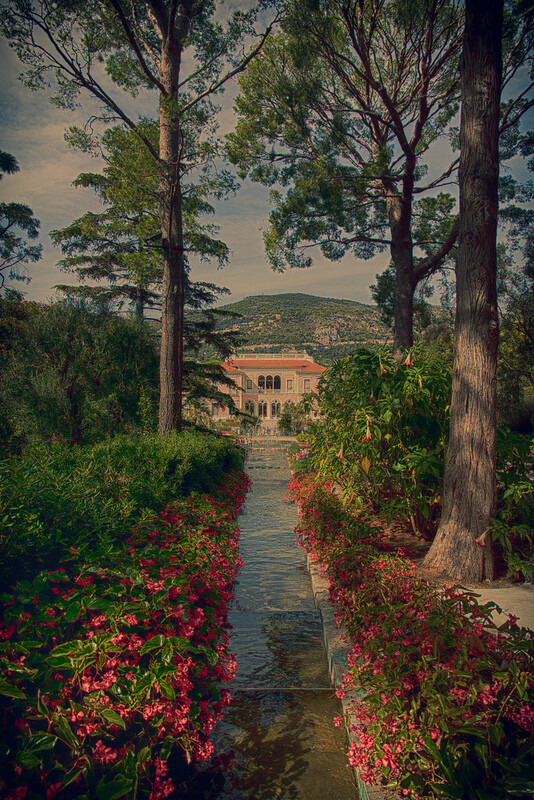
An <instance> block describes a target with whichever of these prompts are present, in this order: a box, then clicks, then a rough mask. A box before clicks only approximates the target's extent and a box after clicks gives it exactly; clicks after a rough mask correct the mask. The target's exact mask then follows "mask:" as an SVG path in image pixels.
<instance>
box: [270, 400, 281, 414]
mask: <svg viewBox="0 0 534 800" xmlns="http://www.w3.org/2000/svg"><path fill="white" fill-rule="evenodd" d="M279 416H280V403H271V417H279Z"/></svg>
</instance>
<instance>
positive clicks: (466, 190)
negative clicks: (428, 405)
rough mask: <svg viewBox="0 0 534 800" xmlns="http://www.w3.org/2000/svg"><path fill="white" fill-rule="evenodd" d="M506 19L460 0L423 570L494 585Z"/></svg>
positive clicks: (480, 2) (488, 4)
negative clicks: (441, 369) (432, 519)
mask: <svg viewBox="0 0 534 800" xmlns="http://www.w3.org/2000/svg"><path fill="white" fill-rule="evenodd" d="M502 14H503V0H466V22H465V33H464V49H463V55H462V65H461V69H462V118H461V127H460V229H459V244H458V258H457V263H456V298H457V299H456V321H455V353H454V367H453V384H452V400H451V422H450V440H449V447H448V451H447V458H446V463H445V478H444V489H443V512H442V517H441V521H440V525H439V529H438V532H437V534H436V538H435V540H434V542H433V544H432V546H431V548H430V550H429V552H428V554H427V556H426V558H425V561H424V564H423V567H424V568H425V569H430V570H432V571H434V572H439V573H442V574H446V575H447V576H448V577H450V578H452V579H453V580H455V581H461V582H465V583H470V582H477V581H481V580H483V579H484V578H489V579H492V578H493V549H492V544H491V536H490V534H489V532H488V531H489V527H490V524H491V519H492V517H493V516H494V515H495V510H496V495H497V489H496V476H495V467H496V368H497V342H498V316H497V289H496V275H497V254H496V233H497V209H498V200H497V181H498V173H499V161H498V126H499V101H500V91H501V72H502V58H501V37H502Z"/></svg>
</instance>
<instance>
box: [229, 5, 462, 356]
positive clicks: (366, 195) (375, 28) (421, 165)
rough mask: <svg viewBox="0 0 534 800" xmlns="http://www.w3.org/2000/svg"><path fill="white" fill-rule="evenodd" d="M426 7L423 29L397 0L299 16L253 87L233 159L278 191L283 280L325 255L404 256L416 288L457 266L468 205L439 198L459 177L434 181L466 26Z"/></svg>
mask: <svg viewBox="0 0 534 800" xmlns="http://www.w3.org/2000/svg"><path fill="white" fill-rule="evenodd" d="M415 5H416V6H417V13H415V14H413V15H412V14H407V13H406V4H405V3H399V2H397V1H396V0H388V2H386V3H379V2H374V1H373V0H369V1H368V2H365V3H357V2H352V0H351V1H350V2H348V3H341V2H339V0H329V1H328V2H325V3H307V2H305V0H303V1H302V2H301V1H295V2H292V3H290V4H289V6H288V12H287V14H286V17H285V19H284V24H283V26H282V29H283V32H282V34H280V35H279V36H277V37H273V38H272V39H271V40H270V42H269V43H268V44H267V45H266V47H265V48H264V50H263V52H262V53H261V55H260V56H259V58H258V59H256V61H255V62H254V63H253V64H252V66H251V67H250V68H249V69H248V70H247V72H246V73H245V74H244V75H243V77H242V78H241V79H240V85H241V94H240V95H239V96H238V97H237V99H236V103H235V105H236V110H237V113H238V115H239V116H238V125H237V128H236V131H235V133H231V134H230V135H229V137H228V152H229V157H230V160H231V161H232V162H234V163H236V164H237V165H238V166H239V169H240V171H241V174H243V175H245V174H248V175H249V176H250V177H251V178H252V180H255V181H259V182H261V183H263V184H265V185H268V186H272V187H275V188H273V189H272V190H271V199H272V201H273V203H274V209H273V211H272V212H271V215H270V228H269V229H268V230H267V232H266V233H265V236H264V238H265V246H266V252H267V256H268V258H269V260H270V263H271V266H272V267H273V269H275V270H282V269H285V268H286V267H306V266H309V265H310V264H311V263H312V257H311V256H310V252H311V251H310V246H311V245H316V246H318V247H320V249H321V251H322V253H323V255H324V256H325V257H326V258H328V259H331V260H334V261H336V260H339V259H340V258H341V257H343V256H344V255H346V254H351V255H352V256H353V257H356V258H359V259H361V258H364V259H367V258H371V257H372V256H374V255H375V254H376V253H379V252H384V251H385V250H386V248H387V247H388V246H389V245H390V244H391V243H393V253H394V256H395V261H396V263H395V270H396V273H397V275H396V278H397V280H398V281H400V280H402V281H404V286H405V287H406V284H407V283H408V282H409V283H410V285H411V286H413V288H415V287H416V285H417V284H418V283H419V282H421V281H425V280H426V279H427V278H428V276H429V275H430V274H433V273H434V272H435V271H436V270H438V269H440V268H441V267H442V266H443V264H444V262H445V261H446V259H447V258H449V257H450V247H451V243H450V242H449V239H450V236H451V234H452V232H453V226H454V214H453V207H454V204H455V201H454V198H453V197H452V196H451V195H449V194H446V193H445V192H443V191H441V192H438V188H439V187H440V186H442V187H444V186H445V185H446V184H447V183H448V181H449V178H450V175H451V172H453V171H454V166H451V168H450V170H445V171H444V172H443V174H441V175H439V174H438V176H437V177H436V179H435V180H434V181H428V180H427V178H426V171H427V168H428V163H429V162H431V160H432V155H431V152H430V151H431V148H432V146H433V144H434V143H435V142H437V140H438V139H439V137H440V136H442V135H444V133H445V131H446V130H447V128H448V126H449V125H450V123H451V121H452V119H453V117H454V115H455V114H456V112H457V110H458V94H459V74H458V70H457V62H458V55H459V52H460V48H461V30H462V12H461V10H460V9H459V8H458V6H457V4H456V3H451V2H448V0H443V2H442V1H441V0H440V2H438V3H434V4H425V3H421V4H415ZM423 72H424V74H425V80H422V81H421V80H419V76H420V75H421V74H422V73H423ZM401 187H402V189H401ZM424 194H427V195H429V196H427V197H424V196H422V195H424ZM393 220H395V222H393ZM399 230H402V231H403V238H402V241H401V240H400V239H399V238H398V235H399V234H398V231H399ZM414 248H418V251H414ZM414 252H415V253H417V255H415V254H414ZM420 253H422V254H423V257H421V255H420ZM401 270H402V275H401ZM408 276H409V277H408ZM399 296H400V295H399V293H398V299H399ZM410 301H411V298H410ZM408 338H409V339H410V342H409V343H411V333H410V335H409V336H408Z"/></svg>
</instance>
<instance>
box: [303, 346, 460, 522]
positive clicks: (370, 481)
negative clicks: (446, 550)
mask: <svg viewBox="0 0 534 800" xmlns="http://www.w3.org/2000/svg"><path fill="white" fill-rule="evenodd" d="M414 352H415V354H414V355H413V356H408V357H407V358H406V360H405V361H404V362H398V361H393V360H391V359H390V358H389V356H388V354H387V351H386V350H385V349H381V350H379V351H378V352H371V351H369V350H358V351H357V352H356V353H355V354H354V355H353V356H352V357H350V358H348V359H346V360H344V361H338V362H335V363H334V364H333V365H332V367H330V368H329V369H328V371H327V372H326V373H325V375H324V376H323V378H322V380H321V382H320V385H319V389H318V398H317V400H318V403H319V406H320V411H321V418H320V420H319V421H318V422H317V423H316V424H314V425H313V426H312V429H311V436H310V442H311V445H312V448H311V462H312V466H313V467H314V469H315V470H316V471H317V472H318V473H319V474H320V475H321V476H322V477H324V478H327V479H330V480H333V481H335V483H336V484H337V485H338V486H339V487H340V488H341V490H342V493H343V496H344V499H345V502H347V503H349V504H350V505H351V506H353V507H355V508H358V509H359V510H363V509H366V510H367V511H370V512H371V513H373V514H377V515H380V516H381V517H383V518H384V519H386V521H388V522H389V521H391V519H392V518H393V517H400V518H402V519H403V520H406V521H407V522H408V523H409V524H410V525H411V527H412V529H413V530H414V532H416V533H424V534H425V535H427V536H432V535H433V533H434V532H435V529H436V526H437V522H438V519H439V512H440V507H441V506H440V503H441V480H442V471H443V463H444V454H445V448H446V440H447V433H448V406H449V401H450V369H449V368H448V367H447V365H445V364H443V363H441V362H440V361H439V360H438V359H437V358H436V357H435V356H425V357H423V356H422V355H421V356H419V355H417V353H418V352H419V351H417V350H415V351H414Z"/></svg>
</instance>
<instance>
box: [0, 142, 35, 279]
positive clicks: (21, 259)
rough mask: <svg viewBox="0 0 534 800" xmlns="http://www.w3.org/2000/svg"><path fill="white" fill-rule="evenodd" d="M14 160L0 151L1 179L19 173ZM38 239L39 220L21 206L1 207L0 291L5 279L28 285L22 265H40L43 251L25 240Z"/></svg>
mask: <svg viewBox="0 0 534 800" xmlns="http://www.w3.org/2000/svg"><path fill="white" fill-rule="evenodd" d="M18 170H19V165H18V163H17V159H16V158H14V156H12V155H11V154H10V153H5V152H4V151H0V179H1V178H2V177H3V174H2V173H4V172H7V173H8V174H12V173H14V172H18ZM38 236H39V220H38V219H36V218H35V217H34V216H33V211H32V210H31V208H29V207H28V206H26V205H24V204H23V203H0V290H2V289H3V287H4V284H5V281H6V278H9V279H15V280H20V281H26V282H28V281H30V280H31V278H30V277H29V276H28V275H27V273H25V272H23V271H22V270H21V267H22V266H23V265H24V264H27V263H28V262H30V261H32V262H34V261H39V259H40V258H41V251H42V247H41V245H40V244H38V245H34V244H29V242H28V241H27V239H36V238H37V237H38Z"/></svg>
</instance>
